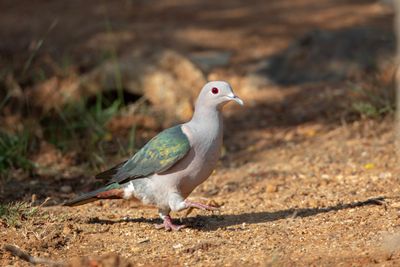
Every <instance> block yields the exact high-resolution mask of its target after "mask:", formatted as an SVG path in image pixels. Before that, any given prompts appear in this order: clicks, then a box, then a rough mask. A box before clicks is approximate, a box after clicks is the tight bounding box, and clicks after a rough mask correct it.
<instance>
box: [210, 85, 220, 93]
mask: <svg viewBox="0 0 400 267" xmlns="http://www.w3.org/2000/svg"><path fill="white" fill-rule="evenodd" d="M218 91H219V90H218V88H217V87H213V88H212V89H211V93H213V94H214V95H216V94H218Z"/></svg>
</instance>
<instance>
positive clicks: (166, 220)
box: [156, 211, 185, 231]
mask: <svg viewBox="0 0 400 267" xmlns="http://www.w3.org/2000/svg"><path fill="white" fill-rule="evenodd" d="M159 215H160V217H161V219H162V220H163V223H161V224H157V225H156V228H157V229H161V228H164V229H165V230H167V231H171V230H174V231H179V230H180V229H182V228H184V227H185V225H176V224H173V223H172V219H171V216H169V214H168V213H167V214H164V212H162V211H160V213H159Z"/></svg>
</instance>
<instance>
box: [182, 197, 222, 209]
mask: <svg viewBox="0 0 400 267" xmlns="http://www.w3.org/2000/svg"><path fill="white" fill-rule="evenodd" d="M185 203H186V205H187V207H188V208H197V209H202V210H211V211H213V210H218V207H214V206H210V205H206V204H203V203H199V202H193V201H190V200H185Z"/></svg>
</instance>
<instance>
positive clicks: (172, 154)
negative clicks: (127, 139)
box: [96, 125, 190, 184]
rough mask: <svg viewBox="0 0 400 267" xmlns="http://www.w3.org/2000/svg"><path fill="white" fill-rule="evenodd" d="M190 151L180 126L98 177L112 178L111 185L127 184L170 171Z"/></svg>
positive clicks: (154, 139)
mask: <svg viewBox="0 0 400 267" xmlns="http://www.w3.org/2000/svg"><path fill="white" fill-rule="evenodd" d="M189 150H190V142H189V139H188V137H187V136H186V135H185V134H184V133H183V131H182V126H181V125H178V126H175V127H172V128H169V129H166V130H164V131H162V132H161V133H159V134H158V135H156V136H155V137H154V138H153V139H151V140H150V141H149V142H148V143H147V144H146V145H145V146H144V147H143V148H142V149H140V150H139V151H138V152H137V153H136V154H135V155H134V156H133V157H132V158H131V159H129V160H127V161H125V162H123V163H121V164H119V165H117V166H115V167H114V168H112V169H110V170H108V171H105V172H102V173H100V174H98V175H96V178H100V179H104V178H107V179H109V178H111V180H110V181H109V184H111V183H114V182H118V183H121V182H125V181H127V180H132V179H136V178H141V177H146V176H149V175H151V174H154V173H160V172H163V171H166V170H168V169H169V168H170V167H172V166H173V165H174V164H175V163H176V162H178V161H179V160H180V159H182V158H183V157H184V156H185V155H186V154H187V153H188V152H189Z"/></svg>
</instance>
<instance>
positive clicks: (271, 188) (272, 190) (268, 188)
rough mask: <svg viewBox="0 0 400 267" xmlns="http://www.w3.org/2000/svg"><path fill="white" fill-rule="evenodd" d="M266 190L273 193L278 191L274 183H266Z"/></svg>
mask: <svg viewBox="0 0 400 267" xmlns="http://www.w3.org/2000/svg"><path fill="white" fill-rule="evenodd" d="M266 191H267V193H275V192H277V191H278V186H277V185H276V184H268V185H267V188H266Z"/></svg>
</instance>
